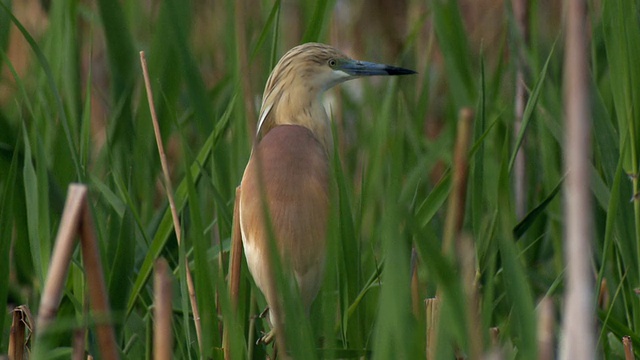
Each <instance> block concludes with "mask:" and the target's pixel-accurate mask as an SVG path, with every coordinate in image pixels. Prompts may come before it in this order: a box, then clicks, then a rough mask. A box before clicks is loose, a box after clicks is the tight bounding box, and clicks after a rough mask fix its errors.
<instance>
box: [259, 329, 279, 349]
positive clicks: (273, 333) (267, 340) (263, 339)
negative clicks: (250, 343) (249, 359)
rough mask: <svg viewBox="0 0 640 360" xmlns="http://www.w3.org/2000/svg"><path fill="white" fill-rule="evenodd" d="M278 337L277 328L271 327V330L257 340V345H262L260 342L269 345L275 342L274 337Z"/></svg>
mask: <svg viewBox="0 0 640 360" xmlns="http://www.w3.org/2000/svg"><path fill="white" fill-rule="evenodd" d="M275 338H276V329H271V331H269V332H268V333H266V334H264V333H263V334H262V336H261V337H260V338H259V339H258V341H256V345H260V344H265V345H269V344H271V343H272V342H273V339H275Z"/></svg>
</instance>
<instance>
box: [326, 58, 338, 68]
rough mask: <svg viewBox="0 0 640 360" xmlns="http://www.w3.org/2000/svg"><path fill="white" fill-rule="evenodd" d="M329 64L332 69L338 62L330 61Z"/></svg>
mask: <svg viewBox="0 0 640 360" xmlns="http://www.w3.org/2000/svg"><path fill="white" fill-rule="evenodd" d="M328 64H329V66H330V67H335V66H336V65H337V64H338V62H337V61H336V59H329V61H328Z"/></svg>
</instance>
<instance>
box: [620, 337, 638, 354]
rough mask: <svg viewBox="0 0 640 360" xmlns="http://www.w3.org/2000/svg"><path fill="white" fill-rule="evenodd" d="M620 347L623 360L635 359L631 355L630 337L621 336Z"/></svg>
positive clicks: (631, 344)
mask: <svg viewBox="0 0 640 360" xmlns="http://www.w3.org/2000/svg"><path fill="white" fill-rule="evenodd" d="M622 345H623V346H624V358H625V360H635V358H636V357H635V355H633V342H632V341H631V336H628V335H626V336H623V337H622Z"/></svg>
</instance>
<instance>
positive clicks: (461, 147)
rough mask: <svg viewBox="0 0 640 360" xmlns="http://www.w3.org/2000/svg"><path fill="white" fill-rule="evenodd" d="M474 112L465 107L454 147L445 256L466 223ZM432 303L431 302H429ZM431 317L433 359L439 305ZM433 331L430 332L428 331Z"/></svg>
mask: <svg viewBox="0 0 640 360" xmlns="http://www.w3.org/2000/svg"><path fill="white" fill-rule="evenodd" d="M472 121H473V111H472V110H471V109H469V108H463V109H461V110H460V112H459V113H458V130H457V134H456V143H455V146H454V150H453V174H452V177H453V181H452V185H451V193H450V194H449V202H448V203H447V214H446V218H445V224H444V234H443V235H442V236H443V240H442V253H443V254H444V255H445V256H446V257H451V256H452V255H454V252H453V251H454V248H453V247H454V241H455V239H457V238H458V236H460V231H461V230H462V224H463V222H464V209H465V203H466V197H467V179H468V175H469V142H470V140H471V134H472ZM436 298H437V299H443V298H444V297H443V294H442V288H441V287H438V289H437V290H436ZM427 305H429V303H427ZM427 316H428V317H429V316H431V317H432V320H431V321H430V322H431V323H432V324H430V322H429V321H428V322H427V338H428V339H429V338H430V339H431V342H427V359H434V357H433V355H434V354H437V351H436V349H435V347H436V346H437V345H436V344H437V337H438V334H437V331H438V329H437V327H436V328H433V329H429V326H430V325H433V324H436V325H437V324H438V322H439V320H438V317H439V316H440V307H439V306H436V307H435V308H434V309H433V312H432V313H431V314H428V315H427ZM430 331H431V332H432V333H431V334H430V333H429V332H430Z"/></svg>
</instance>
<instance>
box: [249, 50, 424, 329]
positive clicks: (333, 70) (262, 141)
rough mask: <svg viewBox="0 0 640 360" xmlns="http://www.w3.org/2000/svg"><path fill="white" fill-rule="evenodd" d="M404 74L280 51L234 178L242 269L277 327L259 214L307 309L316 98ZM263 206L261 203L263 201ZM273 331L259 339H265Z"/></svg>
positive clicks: (317, 246) (317, 158)
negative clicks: (352, 83)
mask: <svg viewBox="0 0 640 360" xmlns="http://www.w3.org/2000/svg"><path fill="white" fill-rule="evenodd" d="M412 73H414V72H413V71H411V70H407V69H402V68H396V67H392V66H388V65H381V64H374V63H368V62H362V61H356V60H351V59H349V58H347V57H346V56H345V55H344V54H342V53H341V52H340V51H338V50H336V49H334V48H332V47H330V46H328V45H324V44H317V43H308V44H304V45H300V46H297V47H295V48H293V49H291V50H289V52H287V53H286V54H285V55H284V56H283V57H282V59H280V61H279V62H278V64H277V65H276V67H275V68H274V69H273V71H272V72H271V75H270V76H269V79H268V80H267V84H266V86H265V91H264V95H263V101H262V108H261V111H260V117H259V123H258V133H257V136H256V142H255V143H254V147H253V151H252V154H251V158H250V159H249V163H248V164H247V167H246V169H245V172H244V175H243V177H242V183H241V192H240V201H239V214H240V229H241V232H242V243H243V246H244V251H245V256H246V259H247V264H248V265H249V271H250V272H251V275H252V276H253V278H254V280H255V282H256V285H257V286H258V287H259V288H260V290H261V291H262V293H263V294H264V295H265V298H266V300H267V303H268V305H269V307H270V314H269V315H270V318H271V322H272V325H273V326H276V325H277V324H281V323H283V322H284V319H280V318H279V317H280V316H281V314H280V313H278V310H277V309H279V306H278V305H279V302H280V299H279V296H278V294H277V293H276V291H275V287H274V284H273V281H272V274H271V271H270V268H269V266H270V259H269V257H268V254H269V247H268V246H269V239H270V237H269V232H268V227H267V226H266V225H267V223H266V220H265V216H264V215H265V209H266V210H267V211H269V218H270V221H271V226H272V229H273V235H274V240H275V243H276V248H277V250H278V253H279V255H280V258H281V259H282V262H283V265H284V269H285V271H287V273H291V274H292V275H293V277H292V278H293V279H295V281H296V282H297V284H298V288H299V290H300V295H301V300H302V304H303V305H304V308H305V309H306V310H307V311H308V310H309V308H310V306H311V303H312V302H313V300H314V299H315V297H316V296H317V294H318V291H319V290H320V286H321V284H322V278H323V274H324V268H325V262H326V261H325V260H326V259H325V257H326V227H327V220H328V214H329V181H330V180H329V157H330V154H331V149H332V144H333V141H332V137H331V126H330V123H329V117H328V116H327V113H326V111H325V109H324V107H323V105H322V102H321V95H322V93H323V92H324V91H325V90H327V89H329V88H331V87H332V86H334V85H336V84H339V83H341V82H343V81H346V80H349V79H353V78H357V77H360V76H369V75H405V74H412ZM263 201H264V204H263ZM272 335H273V333H271V335H269V336H267V339H266V340H267V341H270V340H271V339H272Z"/></svg>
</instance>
